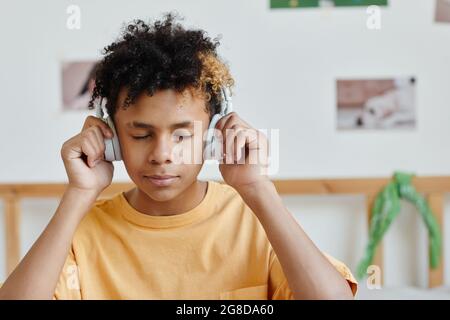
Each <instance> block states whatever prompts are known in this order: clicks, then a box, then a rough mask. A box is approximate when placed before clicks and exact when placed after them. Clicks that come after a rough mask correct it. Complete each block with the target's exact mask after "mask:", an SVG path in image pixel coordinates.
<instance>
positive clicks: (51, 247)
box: [0, 116, 114, 299]
mask: <svg viewBox="0 0 450 320" xmlns="http://www.w3.org/2000/svg"><path fill="white" fill-rule="evenodd" d="M104 137H112V132H111V130H110V129H109V127H108V126H107V125H106V124H105V123H104V122H103V121H102V120H100V119H97V118H95V117H92V116H89V117H88V118H87V119H86V121H85V124H84V126H83V129H82V132H81V133H80V134H78V135H76V136H74V137H72V138H71V139H69V140H67V141H66V142H65V143H64V144H63V147H62V149H61V157H62V159H63V161H64V166H65V168H66V171H67V176H68V178H69V184H68V188H67V189H66V191H65V193H64V195H63V197H62V199H61V202H60V203H59V206H58V208H57V210H56V212H55V214H54V216H53V217H52V219H51V220H50V222H49V224H48V225H47V227H46V228H45V230H44V232H43V233H42V234H41V235H40V237H39V238H38V240H37V241H36V242H35V243H34V245H33V246H32V247H31V249H30V250H29V252H28V253H27V255H26V256H25V257H24V258H23V260H22V261H21V262H20V263H19V265H18V266H17V267H16V269H15V270H14V271H13V273H12V274H11V275H10V276H9V277H8V279H6V282H5V284H4V285H3V286H2V287H1V288H0V299H52V298H53V294H54V291H55V288H56V285H57V283H58V279H59V275H60V273H61V270H62V268H63V266H64V262H65V260H66V257H67V255H68V253H69V249H70V246H71V243H72V238H73V236H74V234H75V230H76V229H77V226H78V224H79V223H80V221H81V220H82V219H83V217H84V215H85V214H86V213H87V212H88V211H89V209H90V208H91V207H92V205H93V204H94V202H95V200H96V199H97V196H98V195H99V194H100V193H101V192H102V191H103V190H104V189H105V188H106V187H107V186H108V185H109V184H110V183H111V181H112V176H113V171H114V166H113V165H112V163H109V162H106V161H102V159H103V155H104V152H105V144H104ZM85 157H86V158H87V159H86V160H85V159H84V158H85Z"/></svg>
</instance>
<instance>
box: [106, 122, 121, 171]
mask: <svg viewBox="0 0 450 320" xmlns="http://www.w3.org/2000/svg"><path fill="white" fill-rule="evenodd" d="M105 122H106V123H107V124H108V126H109V127H110V128H111V130H112V132H113V135H114V136H113V137H112V138H111V139H105V160H106V161H110V162H111V161H120V160H122V151H121V149H120V144H119V137H118V136H117V132H116V128H115V126H114V123H113V121H112V119H111V117H107V118H106V119H105Z"/></svg>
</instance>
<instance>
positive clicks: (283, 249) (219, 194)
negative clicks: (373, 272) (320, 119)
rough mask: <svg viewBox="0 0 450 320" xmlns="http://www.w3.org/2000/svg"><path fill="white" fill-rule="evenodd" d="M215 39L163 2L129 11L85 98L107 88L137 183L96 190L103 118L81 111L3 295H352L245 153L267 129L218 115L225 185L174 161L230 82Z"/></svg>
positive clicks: (105, 181) (105, 180)
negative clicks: (58, 176)
mask: <svg viewBox="0 0 450 320" xmlns="http://www.w3.org/2000/svg"><path fill="white" fill-rule="evenodd" d="M218 44H219V43H218V41H217V40H211V39H210V38H208V37H207V36H206V33H205V32H204V31H201V30H186V29H185V28H183V27H182V26H181V25H180V24H179V23H177V22H176V21H175V18H174V16H173V15H171V14H168V15H167V16H166V17H165V19H164V20H163V21H156V22H155V23H154V24H153V25H147V24H145V23H144V22H142V21H140V20H139V21H135V22H134V23H132V24H130V25H128V27H127V28H126V29H125V30H124V33H123V35H122V38H120V39H119V40H118V41H117V42H114V43H112V44H111V45H109V46H108V47H106V48H105V57H104V59H103V61H102V62H101V63H100V65H99V67H98V70H97V72H96V87H95V90H94V93H93V95H92V99H91V102H90V106H91V107H92V105H93V102H94V101H98V99H99V98H105V99H106V101H107V103H106V108H107V110H108V114H109V115H111V116H112V117H113V120H114V124H115V128H116V132H117V136H118V138H119V140H120V146H121V150H122V158H123V161H124V164H125V167H126V169H127V172H128V174H129V176H130V178H131V180H133V182H134V183H135V184H136V187H135V188H133V189H131V190H128V191H127V192H123V193H120V194H117V195H116V196H114V197H113V198H111V199H107V200H101V201H96V199H97V197H98V196H99V194H100V193H101V192H102V190H104V189H105V188H106V187H107V186H108V185H109V184H110V183H111V181H112V176H113V169H114V168H113V165H112V163H110V162H107V161H104V160H103V155H104V150H105V144H104V138H105V137H106V138H111V137H112V131H111V129H110V128H109V127H108V126H107V125H106V124H105V123H103V122H102V121H101V120H99V119H97V118H94V117H88V118H87V120H86V122H85V125H84V127H83V129H82V132H81V133H80V134H78V135H76V136H74V137H72V138H71V139H69V140H68V141H66V142H65V143H64V145H63V147H62V149H61V156H62V159H63V161H64V165H65V168H66V171H67V175H68V179H69V183H68V187H67V189H66V192H65V193H64V195H63V197H62V199H61V202H60V204H59V206H58V209H57V211H56V213H55V215H54V216H53V218H52V219H51V221H50V223H49V224H48V226H47V227H46V229H45V230H44V232H43V233H42V235H41V236H40V237H39V239H38V240H37V241H36V243H35V244H34V245H33V247H32V248H31V249H30V251H29V252H28V253H27V255H26V256H25V257H24V259H23V260H22V261H21V263H20V264H19V265H18V266H17V268H16V269H15V270H14V272H13V273H12V274H11V275H10V277H9V278H8V279H7V281H6V282H5V284H4V286H3V287H2V288H1V290H0V298H3V299H51V298H55V299H349V298H352V297H353V295H354V294H355V292H356V282H355V280H354V278H353V276H352V275H351V273H350V272H349V270H348V269H347V268H346V266H345V265H343V264H342V263H341V262H339V261H337V260H335V259H333V258H332V257H329V256H325V255H323V254H322V253H321V252H320V251H319V250H318V249H317V248H316V247H315V245H314V244H313V243H312V241H311V240H310V239H309V238H308V237H307V235H306V234H305V233H304V232H303V230H302V228H301V227H300V226H299V225H298V224H297V222H296V221H295V219H294V218H293V216H292V215H291V214H290V213H289V212H288V210H287V209H286V208H285V207H284V205H283V203H282V201H281V198H280V196H279V195H278V194H277V192H276V189H275V188H274V185H273V184H272V182H271V181H270V180H269V179H268V177H267V176H266V175H264V174H261V169H263V167H264V166H263V164H262V163H263V161H261V162H258V163H251V162H250V161H248V159H249V158H250V157H251V156H254V155H255V153H256V152H259V151H260V149H263V146H264V145H265V144H266V140H265V137H264V136H262V135H254V134H252V133H254V132H255V131H256V130H255V129H254V128H252V127H251V126H250V125H249V124H248V123H246V122H245V121H244V120H242V119H241V118H240V117H239V116H238V115H237V114H236V113H230V114H228V115H226V116H225V117H223V118H222V119H221V120H220V121H219V122H218V123H217V125H216V129H217V130H218V132H219V133H221V134H222V137H223V144H224V147H225V148H224V150H225V151H226V152H225V155H224V161H222V162H221V164H220V172H221V174H222V176H223V179H224V181H225V183H226V184H220V183H217V182H213V181H208V182H204V181H199V180H197V175H198V173H199V171H200V169H201V167H202V162H200V163H197V162H195V161H184V162H181V163H180V162H178V161H176V160H177V159H176V155H175V153H174V152H173V151H174V149H178V150H182V151H184V152H186V154H189V152H192V155H193V156H197V155H198V154H197V153H198V151H195V150H194V151H193V150H192V148H193V146H195V145H196V143H197V144H198V141H199V139H198V138H199V134H198V132H197V133H195V132H194V130H193V126H194V123H195V122H197V123H201V125H202V133H203V132H205V131H206V129H207V128H208V124H209V121H210V120H211V117H212V116H213V115H214V114H215V113H217V112H218V108H219V106H220V102H221V96H220V94H219V90H220V87H231V86H232V85H233V79H232V77H231V76H230V74H229V71H228V68H227V67H226V65H225V64H224V63H223V62H221V60H220V59H219V57H218V55H217V52H216V47H217V46H218ZM230 129H232V130H230ZM255 136H256V137H257V138H255ZM252 137H253V138H252ZM235 141H236V143H234V142H235ZM203 143H204V141H203V139H202V138H200V144H203ZM202 146H203V145H202ZM230 146H231V147H232V148H229V147H230ZM194 149H195V148H194ZM202 150H203V149H202V148H200V151H202ZM242 160H244V161H242Z"/></svg>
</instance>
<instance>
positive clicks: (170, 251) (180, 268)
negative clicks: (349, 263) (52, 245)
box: [54, 181, 356, 299]
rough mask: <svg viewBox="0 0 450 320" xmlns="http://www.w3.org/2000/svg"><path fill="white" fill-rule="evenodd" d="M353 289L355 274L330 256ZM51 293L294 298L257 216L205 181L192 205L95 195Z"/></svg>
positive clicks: (63, 295)
mask: <svg viewBox="0 0 450 320" xmlns="http://www.w3.org/2000/svg"><path fill="white" fill-rule="evenodd" d="M327 257H328V259H329V260H330V261H331V262H332V263H333V265H334V266H335V267H336V268H337V270H339V272H340V273H341V274H342V275H343V276H344V277H345V279H347V281H348V282H349V284H350V286H351V288H352V291H353V293H354V294H355V293H356V281H355V279H354V278H353V276H352V274H351V273H350V271H349V269H348V268H347V267H346V266H345V265H344V264H343V263H341V262H339V261H337V260H335V259H333V258H332V257H330V256H327ZM54 298H55V299H292V298H293V296H292V292H291V290H290V289H289V286H288V283H287V281H286V278H285V276H284V273H283V270H282V268H281V265H280V263H279V261H278V259H277V257H276V255H275V253H274V251H273V249H272V247H271V245H270V243H269V241H268V239H267V236H266V233H265V231H264V229H263V227H262V225H261V224H260V222H259V220H258V219H257V217H256V216H255V215H254V214H253V212H252V211H251V210H250V208H249V207H248V206H247V205H246V204H245V202H244V201H243V200H242V198H241V197H240V195H239V194H238V193H237V192H236V191H235V189H233V188H232V187H230V186H228V185H226V184H220V183H218V182H214V181H209V182H208V189H207V192H206V196H205V197H204V199H203V200H202V201H201V202H200V204H198V205H197V207H195V208H193V209H192V210H190V211H188V212H185V213H183V214H179V215H172V216H149V215H146V214H143V213H140V212H138V211H136V210H135V209H134V208H133V207H132V206H131V205H130V204H129V203H128V202H127V200H126V198H125V197H124V195H123V193H118V194H117V195H115V196H114V197H112V198H111V199H106V200H99V201H97V202H96V203H95V205H94V206H93V207H92V209H91V210H90V211H89V212H88V214H87V215H86V216H85V217H84V219H83V220H82V222H81V223H80V225H79V226H78V228H77V231H76V232H75V235H74V238H73V242H72V247H71V251H70V253H69V255H68V257H67V260H66V262H65V265H64V267H63V270H62V272H61V275H60V279H59V281H58V284H57V287H56V290H55V296H54Z"/></svg>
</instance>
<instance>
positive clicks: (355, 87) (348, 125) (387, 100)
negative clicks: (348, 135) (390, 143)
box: [336, 76, 416, 130]
mask: <svg viewBox="0 0 450 320" xmlns="http://www.w3.org/2000/svg"><path fill="white" fill-rule="evenodd" d="M415 91H416V78H415V77H412V76H411V77H396V78H388V79H338V80H337V81H336V95H337V99H336V100H337V106H336V109H337V112H336V114H337V129H338V130H362V129H380V130H389V129H415V127H416V112H415V109H416V108H415Z"/></svg>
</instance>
